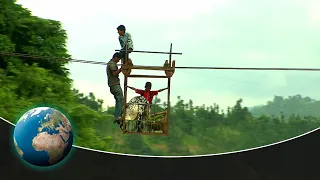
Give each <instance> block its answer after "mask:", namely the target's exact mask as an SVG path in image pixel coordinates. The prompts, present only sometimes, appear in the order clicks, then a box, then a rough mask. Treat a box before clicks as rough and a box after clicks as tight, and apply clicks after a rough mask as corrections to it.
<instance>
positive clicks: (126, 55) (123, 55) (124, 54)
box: [119, 46, 133, 63]
mask: <svg viewBox="0 0 320 180" xmlns="http://www.w3.org/2000/svg"><path fill="white" fill-rule="evenodd" d="M132 50H133V49H131V48H130V49H127V51H126V46H125V47H124V48H123V49H121V51H120V52H119V53H120V59H123V62H124V63H126V62H127V60H128V59H129V53H131V51H132Z"/></svg>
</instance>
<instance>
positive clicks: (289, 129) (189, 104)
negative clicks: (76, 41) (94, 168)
mask: <svg viewBox="0 0 320 180" xmlns="http://www.w3.org/2000/svg"><path fill="white" fill-rule="evenodd" d="M61 27H62V26H61V23H60V22H58V21H53V20H47V19H42V18H39V17H35V16H32V14H31V12H30V11H28V10H26V9H24V8H22V7H21V6H19V5H17V4H14V3H13V2H12V0H1V1H0V51H1V52H6V53H22V54H28V55H37V56H54V57H60V58H68V57H70V55H69V54H68V53H67V49H66V40H67V35H66V32H65V30H63V29H62V28H61ZM67 63H68V62H66V61H61V60H53V59H41V58H38V59H33V58H26V57H13V56H7V55H1V54H0V116H1V117H3V118H5V119H7V120H10V121H11V122H13V123H16V122H17V120H18V119H19V118H20V116H21V115H22V114H23V113H25V112H26V111H27V110H29V109H30V108H32V107H35V106H50V107H53V108H56V109H58V110H60V111H61V112H63V113H64V114H65V115H66V116H67V117H68V118H69V120H70V121H71V123H72V126H73V130H74V134H75V136H74V137H75V141H74V142H75V144H76V145H78V146H84V147H88V148H93V149H100V150H105V151H113V152H120V153H131V154H147V155H191V154H212V153H221V152H227V151H235V150H241V149H247V148H252V147H257V146H261V145H266V144H270V143H274V142H278V141H281V140H285V139H288V138H291V137H294V136H297V135H300V134H303V133H306V132H308V131H311V130H313V129H315V128H318V127H319V126H320V119H319V118H316V117H312V116H308V117H298V116H291V115H289V114H290V112H299V110H297V109H298V106H299V103H298V102H300V101H303V102H304V104H306V105H305V109H303V110H301V113H302V112H303V113H305V114H308V112H313V113H315V112H316V111H317V109H316V107H317V104H319V103H318V102H310V100H308V99H305V98H302V99H301V98H297V97H295V98H291V99H290V98H289V100H283V101H282V100H281V98H280V99H279V98H276V100H274V101H275V102H276V103H271V104H270V105H267V106H266V107H267V109H268V113H269V112H271V113H277V112H274V111H273V110H274V109H277V108H278V107H277V106H278V105H279V104H283V102H284V101H285V102H286V106H285V108H287V109H289V111H285V114H287V115H285V116H275V117H270V116H257V117H254V116H253V115H252V113H251V112H249V110H248V108H247V107H243V106H242V100H241V99H240V100H238V101H237V102H235V103H234V104H230V106H231V107H230V108H229V109H228V110H227V111H226V112H223V111H221V109H220V108H219V105H217V104H213V106H209V107H206V106H197V105H195V104H193V101H192V100H188V101H185V100H183V99H182V98H180V97H178V101H177V103H176V104H172V106H171V113H170V128H169V136H167V137H162V136H160V137H158V136H141V135H123V134H122V131H121V130H120V128H119V127H118V126H117V125H115V124H113V116H112V113H113V108H112V107H111V108H110V109H108V111H106V112H103V111H102V108H101V107H102V104H103V101H102V100H99V99H96V97H95V96H94V94H93V93H90V94H89V95H88V96H86V95H84V94H82V93H81V92H79V91H78V90H76V89H72V79H70V78H69V72H68V70H67V69H66V68H65V65H66V64H67ZM172 98H175V97H172ZM156 101H157V102H158V103H162V102H161V101H160V100H159V99H157V100H156ZM308 102H310V104H314V106H312V107H311V105H310V108H311V109H312V108H313V109H312V110H311V111H310V110H309V109H308V108H309V106H307V104H308ZM212 103H214V102H212ZM300 104H301V102H300ZM288 107H289V108H288ZM318 107H319V106H318ZM156 109H157V110H161V108H160V107H157V108H156ZM258 110H259V109H258ZM258 110H257V109H255V110H253V112H254V111H258ZM258 114H259V112H258ZM260 114H261V113H260Z"/></svg>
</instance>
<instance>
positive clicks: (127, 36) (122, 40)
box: [119, 32, 133, 49]
mask: <svg viewBox="0 0 320 180" xmlns="http://www.w3.org/2000/svg"><path fill="white" fill-rule="evenodd" d="M119 42H120V45H121V49H125V45H126V43H127V42H128V49H130V48H131V49H133V42H132V37H131V34H130V33H128V32H126V33H125V34H124V35H123V36H119Z"/></svg>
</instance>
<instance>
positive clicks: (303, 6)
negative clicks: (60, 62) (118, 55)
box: [18, 0, 320, 107]
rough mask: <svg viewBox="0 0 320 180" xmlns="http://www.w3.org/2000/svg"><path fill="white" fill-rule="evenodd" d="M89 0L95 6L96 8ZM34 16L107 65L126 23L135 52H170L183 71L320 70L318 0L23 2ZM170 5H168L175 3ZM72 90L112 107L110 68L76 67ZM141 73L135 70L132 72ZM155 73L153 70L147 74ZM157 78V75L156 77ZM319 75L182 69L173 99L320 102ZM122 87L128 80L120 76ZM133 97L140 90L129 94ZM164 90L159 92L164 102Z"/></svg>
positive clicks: (156, 58)
mask: <svg viewBox="0 0 320 180" xmlns="http://www.w3.org/2000/svg"><path fill="white" fill-rule="evenodd" d="M90 2H91V3H90ZM18 3H19V4H22V5H23V6H24V7H26V8H28V9H30V10H31V11H32V12H33V14H34V15H36V16H40V17H42V18H48V19H54V20H58V21H60V22H62V24H63V27H64V29H66V30H67V33H68V51H69V54H71V55H72V57H73V58H75V59H88V60H95V61H105V62H107V61H109V59H110V58H111V56H112V55H113V53H114V50H115V49H119V46H120V45H119V42H118V35H117V31H116V27H117V26H118V25H120V24H124V25H125V26H126V27H127V31H128V32H130V33H131V34H132V37H133V42H134V47H135V49H136V50H150V51H169V46H170V43H173V51H174V52H182V53H183V55H182V56H173V57H174V59H175V60H176V65H177V66H237V67H319V65H320V59H319V57H320V53H319V52H320V51H319V47H320V34H319V31H320V11H319V9H320V1H316V0H282V1H276V0H269V1H266V0H263V1H262V0H197V1H191V0H190V1H182V0H181V1H178V0H172V1H170V2H169V0H162V1H160V2H154V1H152V2H151V1H147V0H136V1H131V0H121V1H105V0H91V1H87V0H86V1H84V0H77V1H76V0H68V1H66V0H64V1H63V0H55V1H52V0H41V1H39V0H18ZM169 5H170V6H169ZM131 58H132V59H133V61H134V63H135V64H139V65H162V64H163V63H164V61H165V60H166V59H167V58H168V56H167V55H157V54H139V53H133V54H131ZM68 68H70V71H71V78H72V79H73V80H74V86H75V87H76V88H78V89H80V91H82V92H84V93H89V92H94V94H95V95H96V96H97V97H98V98H101V99H103V100H104V101H105V106H108V105H109V106H111V105H113V104H114V99H113V96H112V95H111V94H110V92H109V88H108V86H107V77H106V74H105V67H104V66H99V65H88V64H79V63H78V64H75V63H73V64H70V65H69V66H68ZM135 72H137V73H141V71H133V72H132V73H135ZM145 74H150V72H149V71H148V72H145ZM156 74H159V73H156ZM319 78H320V75H319V73H317V72H271V71H270V72H257V71H254V72H253V71H213V70H184V69H177V71H176V73H175V74H174V76H173V79H172V97H171V99H172V102H173V103H175V102H176V97H177V96H178V95H180V96H181V97H182V98H183V99H184V100H186V101H188V100H189V99H192V100H193V101H194V103H195V104H196V105H202V104H207V105H212V104H213V103H214V102H215V103H218V104H219V105H221V106H222V107H226V106H228V105H231V106H232V105H234V104H235V101H236V100H237V99H239V98H243V99H244V105H246V106H253V105H259V104H263V103H265V102H266V101H267V100H271V98H272V97H273V96H274V95H283V96H288V95H295V94H302V95H308V96H311V97H312V98H320V95H319V93H318V92H319V87H320V85H319V83H318V82H319ZM147 80H151V81H152V82H153V89H159V88H163V87H166V83H167V81H166V80H164V79H160V80H158V79H155V80H154V79H129V85H131V86H135V87H137V88H143V87H144V83H145V82H146V81H147ZM121 81H122V82H123V77H122V76H121ZM128 95H129V97H133V96H134V93H133V92H132V91H131V90H129V93H128ZM166 95H167V94H166V92H163V93H161V94H159V96H158V97H160V98H161V99H162V100H164V101H166Z"/></svg>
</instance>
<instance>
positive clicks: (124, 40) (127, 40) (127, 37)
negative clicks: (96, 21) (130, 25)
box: [117, 25, 133, 63]
mask: <svg viewBox="0 0 320 180" xmlns="http://www.w3.org/2000/svg"><path fill="white" fill-rule="evenodd" d="M117 30H118V34H119V42H120V45H121V50H124V51H120V57H121V59H122V60H123V62H124V63H126V62H125V60H126V59H127V60H129V56H128V54H129V53H131V51H132V50H133V42H132V37H131V34H130V33H128V32H126V27H125V26H124V25H120V26H118V27H117ZM127 45H128V49H127V52H126V51H125V50H126V48H127V47H126V46H127ZM126 57H127V58H126Z"/></svg>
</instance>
